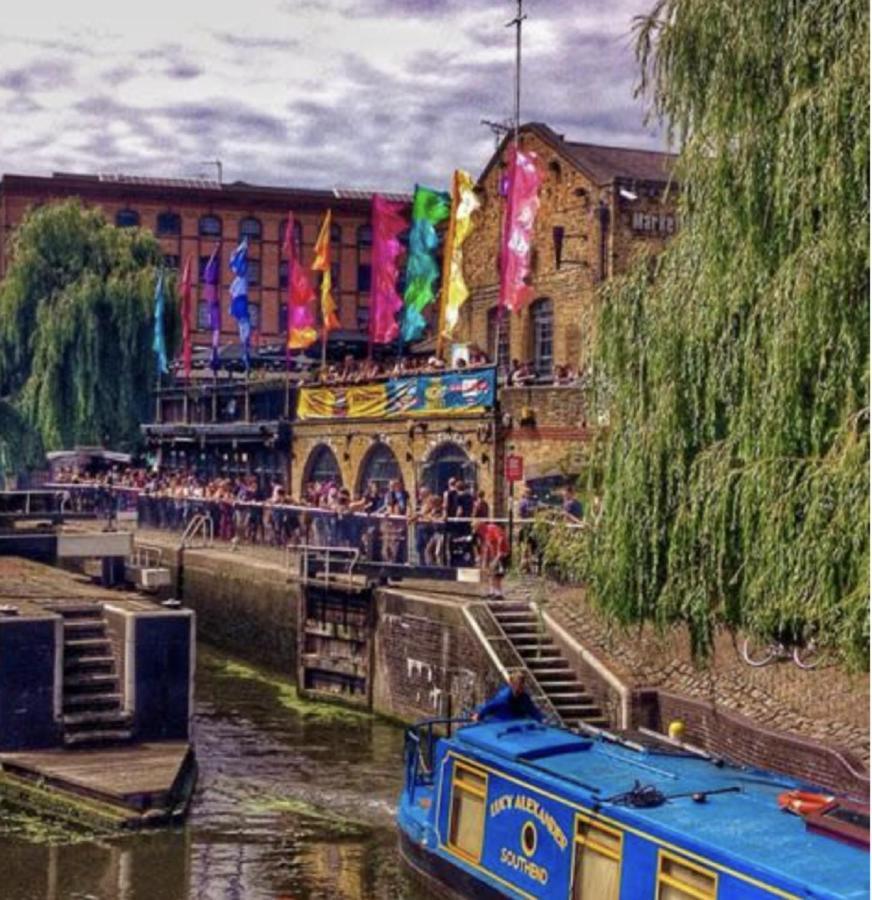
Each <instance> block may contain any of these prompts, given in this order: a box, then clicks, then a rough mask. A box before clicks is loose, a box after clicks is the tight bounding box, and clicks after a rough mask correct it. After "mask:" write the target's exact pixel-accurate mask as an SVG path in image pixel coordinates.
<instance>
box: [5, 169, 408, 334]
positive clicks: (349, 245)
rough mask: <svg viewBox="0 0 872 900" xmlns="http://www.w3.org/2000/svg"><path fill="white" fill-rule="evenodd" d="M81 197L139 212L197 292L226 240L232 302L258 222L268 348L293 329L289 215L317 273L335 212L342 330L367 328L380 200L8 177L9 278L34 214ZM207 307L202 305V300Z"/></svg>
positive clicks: (228, 321) (113, 213)
mask: <svg viewBox="0 0 872 900" xmlns="http://www.w3.org/2000/svg"><path fill="white" fill-rule="evenodd" d="M71 197H76V198H79V199H80V200H81V201H82V202H83V203H84V204H85V205H87V206H93V207H99V208H100V209H102V211H103V212H104V214H105V216H106V218H107V219H108V220H109V221H110V222H116V221H118V220H117V217H118V215H119V213H122V214H126V213H135V214H136V216H137V217H138V224H139V225H140V227H142V228H145V229H147V230H149V231H151V232H153V233H155V234H156V235H157V237H158V241H159V243H160V245H161V248H162V250H163V252H164V254H165V258H166V260H167V264H168V265H169V266H171V267H181V266H183V265H184V261H185V259H186V258H187V257H189V256H190V257H191V260H192V265H193V267H194V274H195V284H196V277H197V276H198V275H199V269H200V262H201V260H202V258H204V257H208V256H210V255H211V254H212V252H213V250H214V249H215V244H216V241H220V244H221V251H220V252H221V268H220V271H221V296H222V298H226V297H228V295H229V288H230V281H231V277H232V275H231V272H230V268H229V264H230V256H231V254H232V252H233V250H234V249H235V247H236V246H237V244H238V243H239V241H240V239H241V235H240V227H241V223H242V222H243V220H246V219H254V220H256V221H257V222H258V223H259V224H260V237H259V238H254V239H251V240H250V242H249V259H250V260H253V261H255V262H256V263H257V265H258V266H259V272H252V273H251V275H252V276H253V277H250V279H249V301H250V303H251V304H252V306H253V307H255V308H256V310H257V311H256V312H255V313H254V316H256V317H257V319H258V321H259V328H258V331H259V333H260V335H261V336H262V337H263V339H264V340H266V341H269V340H270V339H273V340H277V339H279V338H280V336H282V332H283V330H284V323H283V322H281V321H280V308H281V306H282V305H283V304H284V303H285V298H286V288H285V287H282V286H281V278H280V264H281V262H282V260H283V258H284V256H283V254H282V244H283V241H284V227H285V226H284V223H285V222H286V220H287V216H288V211H289V210H292V211H293V214H294V218H295V220H296V221H299V223H300V225H301V227H302V235H301V237H302V244H301V249H302V260H303V263H304V265H306V266H309V265H311V262H312V258H313V248H314V244H315V241H316V239H317V236H318V229H319V227H320V225H321V221H322V219H323V216H324V213H325V212H326V211H327V210H328V209H332V211H333V224H334V226H335V227H336V229H337V237H338V241H336V242H334V244H333V248H332V253H333V262H334V263H338V275H339V278H338V280H337V279H335V278H334V283H333V288H334V296H335V297H336V299H337V303H338V307H339V310H340V316H341V321H342V328H343V329H346V330H349V331H359V330H360V329H359V325H360V324H361V322H362V321H363V319H361V318H360V317H365V316H367V315H368V307H369V289H368V286H367V285H368V281H367V277H368V267H369V266H370V239H369V238H368V236H367V234H366V231H361V229H362V228H364V227H365V226H366V227H368V226H369V223H370V207H371V202H372V197H371V194H367V193H363V192H356V191H355V192H351V191H349V192H342V191H316V190H303V189H296V188H268V187H261V186H257V185H248V184H244V183H242V182H235V183H233V184H219V183H217V182H208V181H184V180H174V179H145V178H108V179H107V178H103V177H102V176H94V175H55V176H54V177H51V178H41V177H36V176H17V175H4V176H3V179H2V181H0V277H2V276H3V275H4V274H5V272H6V269H7V267H8V265H9V255H10V251H11V240H10V239H11V235H12V232H13V231H14V229H15V228H16V227H17V226H18V225H19V224H20V223H21V220H22V219H23V218H24V216H25V214H26V213H27V211H28V210H29V209H30V208H32V207H35V206H41V205H43V204H46V203H51V202H55V201H60V200H66V199H69V198H71ZM394 199H398V198H396V197H395V198H394ZM168 213H169V214H174V215H177V216H179V220H180V221H179V227H178V233H174V234H166V233H164V231H165V229H164V231H162V230H161V228H159V222H158V220H159V217H161V216H164V215H166V214H168ZM206 216H214V217H217V219H218V220H219V222H220V235H217V236H215V235H210V234H203V233H202V231H203V228H202V227H201V226H202V219H203V218H204V217H206ZM162 221H164V222H165V221H167V220H162ZM364 287H365V288H366V289H365V290H364V289H361V288H364ZM198 299H199V300H202V298H201V297H199V296H198ZM225 307H226V303H222V309H224V308H225ZM362 310H365V312H362ZM201 314H202V310H201ZM194 324H195V326H196V327H195V330H194V340H195V342H200V343H206V341H207V331H206V329H205V328H202V327H199V326H200V324H202V322H195V323H194ZM222 331H224V332H226V333H227V334H228V335H229V334H231V333H235V332H236V323H235V322H234V321H233V319H232V318H231V317H230V316H229V315H226V314H224V315H222ZM364 331H365V329H364Z"/></svg>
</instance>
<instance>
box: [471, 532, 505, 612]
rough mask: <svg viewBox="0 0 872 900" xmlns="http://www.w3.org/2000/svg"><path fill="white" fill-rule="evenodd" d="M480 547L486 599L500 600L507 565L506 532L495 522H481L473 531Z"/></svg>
mask: <svg viewBox="0 0 872 900" xmlns="http://www.w3.org/2000/svg"><path fill="white" fill-rule="evenodd" d="M475 533H476V535H477V536H478V540H479V545H480V547H481V570H482V573H483V574H484V575H485V576H486V578H487V581H488V593H487V596H488V597H494V598H499V599H502V596H503V577H504V576H505V574H506V570H507V568H508V563H509V542H508V539H507V538H506V532H505V531H504V530H503V528H502V527H500V526H499V525H497V524H496V522H482V523H481V524H480V525H478V526H477V527H476V529H475Z"/></svg>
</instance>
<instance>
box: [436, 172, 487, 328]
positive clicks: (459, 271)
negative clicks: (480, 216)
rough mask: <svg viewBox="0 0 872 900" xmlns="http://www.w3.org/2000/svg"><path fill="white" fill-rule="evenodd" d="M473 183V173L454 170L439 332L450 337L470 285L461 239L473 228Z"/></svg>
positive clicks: (476, 198)
mask: <svg viewBox="0 0 872 900" xmlns="http://www.w3.org/2000/svg"><path fill="white" fill-rule="evenodd" d="M474 187H475V185H474V183H473V180H472V176H471V175H470V174H469V173H468V172H464V171H462V170H461V169H458V170H457V171H456V172H455V173H454V197H453V204H452V211H453V221H452V227H451V228H450V234H451V246H450V247H446V248H445V252H446V253H447V254H449V262H448V270H447V271H448V279H447V282H448V283H447V284H443V285H442V304H443V307H442V336H443V337H445V338H448V339H449V340H450V339H451V338H453V337H454V329H455V328H456V327H457V323H458V321H459V319H460V307H461V306H463V304H464V303H465V302H466V300H467V298H468V297H469V288H467V286H466V281H465V280H464V278H463V242H464V241H465V240H466V239H467V237H469V233H470V232H471V231H472V214H473V213H474V212H475V211H476V210H477V209H478V208H479V206H480V205H481V204H480V203H479V201H478V197H476V196H475V190H474Z"/></svg>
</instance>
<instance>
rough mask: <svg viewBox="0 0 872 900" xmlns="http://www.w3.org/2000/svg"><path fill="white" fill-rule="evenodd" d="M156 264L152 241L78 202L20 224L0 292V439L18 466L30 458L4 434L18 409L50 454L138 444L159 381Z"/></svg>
mask: <svg viewBox="0 0 872 900" xmlns="http://www.w3.org/2000/svg"><path fill="white" fill-rule="evenodd" d="M159 260H160V247H159V245H158V243H157V241H156V240H155V238H154V237H153V236H152V235H150V234H149V233H148V232H146V231H143V230H140V229H138V228H116V227H115V226H114V225H110V224H109V223H108V222H107V221H106V220H105V218H104V217H103V215H102V213H101V212H100V211H99V210H93V209H85V208H83V207H82V206H81V205H80V203H79V202H78V201H75V200H71V201H66V202H63V203H56V204H52V205H48V206H42V207H39V208H37V209H35V210H33V211H31V212H30V213H29V214H28V215H27V216H26V217H25V219H24V221H23V222H22V223H21V225H20V226H19V228H18V229H17V230H16V232H15V233H14V235H13V238H12V261H11V265H10V267H9V269H8V271H7V274H6V277H5V278H4V280H3V282H2V284H0V396H3V397H5V398H6V399H7V401H8V408H9V412H10V415H8V416H6V417H5V418H4V419H2V420H0V428H2V430H0V441H2V443H3V444H4V445H5V446H6V456H7V462H8V463H11V464H12V467H13V468H15V464H18V465H21V464H22V463H26V462H27V461H28V460H22V459H20V457H19V456H18V454H19V453H20V452H21V449H20V448H21V446H22V444H21V436H20V435H15V434H12V433H11V432H10V430H9V428H7V423H8V422H11V421H12V413H13V412H14V414H15V415H17V416H19V417H20V421H21V422H23V423H24V424H25V425H26V426H27V427H29V428H30V429H32V431H33V433H34V435H35V436H37V437H38V438H39V439H40V440H41V442H42V445H43V446H44V448H45V449H47V450H51V449H57V448H63V447H72V446H74V445H77V444H79V445H81V444H92V445H93V444H105V445H107V446H112V447H118V448H125V447H130V446H132V445H133V444H134V443H135V442H136V441H137V438H138V428H139V424H140V422H142V421H145V420H146V418H147V416H148V414H149V412H150V409H149V387H150V386H151V385H152V384H153V382H154V377H155V363H154V354H153V353H152V349H151V346H152V339H153V324H152V308H153V297H154V285H155V271H156V269H155V267H156V265H157V263H158V262H159ZM167 321H172V313H171V310H168V311H167ZM31 443H32V442H31Z"/></svg>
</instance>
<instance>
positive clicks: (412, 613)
mask: <svg viewBox="0 0 872 900" xmlns="http://www.w3.org/2000/svg"><path fill="white" fill-rule="evenodd" d="M464 602H465V601H463V600H461V599H451V598H445V599H441V598H438V597H435V596H433V597H424V596H422V595H420V594H414V595H412V594H409V593H405V592H403V591H401V590H400V589H393V588H392V589H382V590H378V591H376V630H375V645H374V659H375V666H374V672H375V678H374V682H373V691H372V698H373V709H374V711H375V712H378V713H382V714H384V715H389V716H394V717H397V718H400V719H406V720H416V719H421V718H427V717H443V716H459V715H461V714H462V712H463V711H464V710H471V709H472V708H473V707H475V706H476V705H477V704H479V703H481V702H482V701H483V700H484V699H485V697H487V696H489V695H490V694H491V693H492V692H493V691H494V690H495V689H496V687H497V686H498V685H500V684H501V683H502V679H501V678H500V676H499V674H498V672H497V670H496V668H495V666H493V664H492V663H491V661H490V659H489V658H488V656H487V654H486V653H485V651H484V649H483V648H482V646H481V645H480V644H479V643H478V641H477V640H476V638H475V636H474V634H473V633H472V631H471V630H470V629H469V626H468V625H467V623H466V619H465V618H464V616H463V612H462V606H463V603H464Z"/></svg>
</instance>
